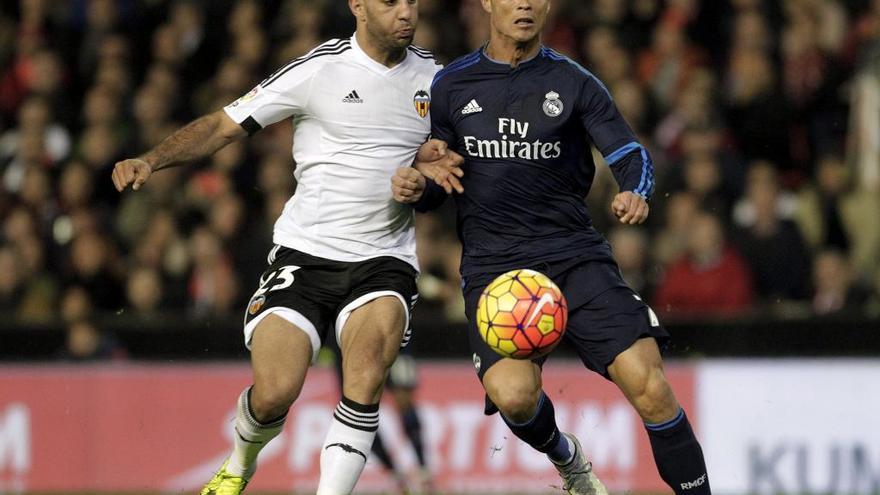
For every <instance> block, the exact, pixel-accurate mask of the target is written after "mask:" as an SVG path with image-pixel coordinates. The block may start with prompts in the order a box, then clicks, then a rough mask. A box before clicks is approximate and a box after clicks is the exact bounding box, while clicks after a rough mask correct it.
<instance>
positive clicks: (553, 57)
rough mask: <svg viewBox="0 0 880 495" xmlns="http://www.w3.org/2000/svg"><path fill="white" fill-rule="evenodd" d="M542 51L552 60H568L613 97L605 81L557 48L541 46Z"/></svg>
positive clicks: (609, 96)
mask: <svg viewBox="0 0 880 495" xmlns="http://www.w3.org/2000/svg"><path fill="white" fill-rule="evenodd" d="M541 53H543V54H544V56H546V57H547V58H549V59H550V60H557V61H560V62H568V63H569V64H571V65H573V66H574V67H575V68H576V69H577V70H579V71H581V73H583V74H585V75H586V76H587V77H589V78H590V79H592V80H594V81H596V84H598V85H599V87H600V88H602V90H603V91H605V94H606V95H608V98H611V92H610V91H608V88H607V87H605V83H603V82H602V81H600V80H599V78H598V77H596V76H595V75H594V74H593V73H592V72H590V71H588V70H587V69H585V68H584V66H582V65H581V64H579V63H577V62H575V61H574V60H572V59H570V58H568V57H566V56H565V55H562V54H561V53H559V52H557V51H556V50H553V49H552V48H548V47H546V46H545V47H542V48H541Z"/></svg>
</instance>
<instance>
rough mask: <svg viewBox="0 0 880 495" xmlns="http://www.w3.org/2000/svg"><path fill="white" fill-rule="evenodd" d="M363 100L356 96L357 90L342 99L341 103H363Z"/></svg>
mask: <svg viewBox="0 0 880 495" xmlns="http://www.w3.org/2000/svg"><path fill="white" fill-rule="evenodd" d="M363 102H364V100H363V98H361V97H360V95H358V92H357V90H354V89H353V90H352V91H351V93H349V94H348V96H346V97H345V98H343V99H342V103H363Z"/></svg>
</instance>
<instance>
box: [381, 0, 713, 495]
mask: <svg viewBox="0 0 880 495" xmlns="http://www.w3.org/2000/svg"><path fill="white" fill-rule="evenodd" d="M482 4H483V7H484V8H485V9H486V10H487V11H488V12H489V14H490V24H491V26H490V33H491V34H490V39H489V42H488V44H487V45H486V46H485V47H483V48H481V49H480V50H477V51H476V52H474V53H472V54H470V55H467V56H465V57H462V58H460V59H458V60H456V61H455V62H453V63H451V64H450V65H449V66H447V67H446V68H445V69H444V70H443V71H441V72H439V73H438V74H437V75H436V76H435V79H434V83H433V85H432V95H431V98H432V102H431V105H432V106H431V119H432V135H433V138H435V139H437V140H442V141H443V142H445V143H447V144H448V146H449V148H450V149H451V150H452V151H454V152H455V153H458V154H460V155H462V156H463V157H464V159H465V162H464V165H463V166H462V167H461V168H460V169H455V168H449V167H441V166H432V165H428V164H427V162H430V161H431V160H432V159H433V158H436V157H438V156H439V155H440V154H441V153H443V145H441V144H438V142H437V141H434V140H432V141H429V143H428V144H427V145H425V146H424V147H423V150H422V152H420V161H422V162H425V163H421V164H420V165H419V166H418V167H416V168H403V169H400V170H398V172H397V175H396V176H395V177H394V179H393V180H392V189H393V191H394V194H395V199H397V200H398V201H400V202H403V203H411V204H413V206H414V207H415V208H416V209H419V210H428V209H431V208H433V207H436V206H438V205H439V203H441V202H442V201H443V200H444V199H445V197H446V196H447V193H448V192H450V191H451V189H452V188H453V187H454V188H455V189H457V190H458V192H459V193H460V194H457V195H454V197H455V201H456V205H457V211H458V231H459V237H460V239H461V242H462V244H463V248H464V249H463V255H462V262H461V271H462V280H463V292H464V297H465V302H466V312H467V317H468V321H469V325H468V326H469V329H468V333H469V339H470V344H471V348H472V351H473V353H474V356H473V358H474V364H475V366H476V368H477V374H478V376H479V377H480V379H481V381H482V384H483V387H484V388H485V390H486V394H487V399H488V400H487V412H489V413H491V412H494V410H495V409H496V408H497V410H500V412H501V415H502V417H503V419H504V421H505V422H506V423H507V425H508V426H509V427H510V429H511V430H512V431H513V433H515V434H516V435H517V436H518V437H519V438H521V439H522V440H523V441H525V442H527V443H528V444H530V445H531V446H532V447H534V448H535V449H537V450H539V451H541V452H544V453H546V454H547V455H548V457H549V458H550V460H551V461H552V462H553V463H554V465H555V466H556V467H557V469H558V470H559V473H560V475H561V477H562V478H563V480H564V485H563V486H564V488H565V489H566V490H567V491H568V492H569V493H571V494H603V493H606V491H605V487H604V486H603V485H602V484H601V482H599V480H598V479H597V478H596V476H595V475H594V474H593V473H592V469H591V464H590V463H589V462H587V460H586V458H585V456H584V453H583V452H582V451H581V448H580V446H579V444H578V441H577V439H576V438H575V437H574V436H573V435H570V434H568V433H560V432H559V429H558V427H557V426H556V420H555V414H554V410H553V404H552V402H551V401H550V398H549V397H548V396H547V395H546V394H545V393H544V391H543V390H542V387H541V367H540V366H541V364H542V362H541V360H537V361H534V362H533V361H528V360H525V361H522V360H514V359H509V358H502V357H501V356H499V355H498V354H496V353H495V352H493V351H492V350H491V349H490V348H489V347H488V346H487V345H486V344H485V342H483V340H482V339H481V338H480V336H479V333H478V331H477V328H476V323H475V320H476V318H475V313H476V306H477V301H478V299H479V295H480V293H481V292H482V290H483V289H484V288H485V287H486V285H487V284H489V283H490V282H491V281H492V280H493V279H494V278H495V277H496V276H498V275H500V274H502V273H504V272H506V271H508V270H511V269H518V268H531V269H535V270H538V271H541V272H543V273H545V274H546V275H548V276H549V277H550V278H552V279H553V280H554V281H555V282H556V283H557V284H558V285H559V286H560V288H561V289H562V291H563V292H564V293H565V295H566V298H567V299H568V302H569V320H568V321H569V323H568V328H567V331H566V334H565V338H566V339H568V340H569V342H570V343H571V344H573V346H574V347H575V348H576V349H577V351H578V353H579V356H580V358H581V360H582V361H583V362H584V364H585V365H586V366H587V367H588V368H590V369H592V370H593V371H595V372H597V373H600V374H601V375H603V376H604V377H606V378H608V379H610V380H612V381H613V382H614V383H615V384H616V385H617V386H618V387H619V388H620V389H621V391H622V392H623V394H624V395H625V396H626V398H627V399H628V400H629V401H630V402H631V403H632V405H633V406H634V408H635V409H636V411H637V412H638V413H639V415H640V416H641V418H642V419H643V421H644V422H645V426H646V429H647V432H648V436H649V438H650V441H651V446H652V450H653V453H654V458H655V461H656V463H657V467H658V470H659V472H660V476H661V477H662V478H663V480H664V481H665V482H666V483H667V484H669V486H670V487H672V489H673V490H674V491H675V493H679V494H684V493H687V494H708V493H710V489H709V482H708V478H707V474H706V466H705V461H704V459H703V453H702V449H701V448H700V445H699V443H698V441H697V439H696V437H695V435H694V432H693V430H692V428H691V425H690V423H689V422H688V419H687V417H686V415H685V413H684V411H683V410H682V408H681V407H680V405H679V404H678V402H677V400H676V399H675V396H674V395H673V392H672V389H671V387H670V385H669V383H668V381H667V380H666V377H665V374H664V372H663V365H662V360H661V357H660V350H659V349H660V347H662V346H663V345H665V343H666V342H667V341H668V334H667V333H666V331H665V330H664V329H663V328H662V326H661V325H660V323H659V321H658V320H657V317H656V315H655V314H654V312H653V311H651V309H650V308H649V307H648V306H647V305H646V304H645V303H644V302H643V301H642V300H641V298H640V297H639V296H638V294H636V293H635V292H634V291H633V290H632V289H630V288H629V287H628V286H627V285H626V284H625V283H624V282H623V280H622V278H621V276H620V271H619V269H618V267H617V264H616V263H615V261H614V259H613V257H612V255H611V250H610V248H609V245H608V243H607V242H606V241H605V238H604V237H603V236H602V235H601V234H600V233H599V232H597V231H596V230H595V229H594V228H593V226H592V222H591V220H590V215H589V213H588V211H587V207H586V204H585V202H584V198H585V196H586V195H587V194H588V193H589V190H590V186H591V184H592V181H593V177H594V175H595V164H594V163H593V160H592V156H591V153H590V146H591V145H594V146H595V147H596V148H597V149H598V150H599V152H600V153H601V154H602V155H603V157H604V159H605V162H606V163H607V164H608V165H609V166H610V167H611V171H612V172H613V174H614V177H615V179H616V181H617V183H618V185H619V186H620V191H621V192H620V193H619V194H617V195H616V196H615V198H614V200H613V202H612V205H611V207H612V210H613V211H614V213H615V215H616V216H617V217H618V219H619V220H620V221H621V222H622V223H624V224H639V223H642V222H644V221H645V219H646V218H647V216H648V212H649V208H648V203H647V200H648V199H649V198H650V196H651V194H652V193H653V190H654V180H653V166H652V164H651V159H650V157H649V155H648V153H647V151H646V150H645V149H644V147H642V146H641V145H640V144H639V143H638V140H637V139H636V137H635V135H634V134H633V132H632V130H631V129H630V127H629V126H628V125H627V123H626V122H625V121H624V119H623V118H622V117H621V116H620V114H619V112H618V111H617V109H616V108H615V106H614V103H613V100H612V98H611V95H610V94H609V93H608V90H607V88H605V86H604V85H603V84H602V83H601V82H600V81H599V80H598V79H597V78H596V77H595V76H593V75H592V74H591V73H590V72H588V71H587V70H585V69H584V68H583V67H581V66H579V65H577V64H576V63H574V62H572V61H571V60H569V59H567V58H566V57H564V56H562V55H560V54H558V53H556V52H554V51H553V50H552V49H550V48H547V47H545V46H542V45H541V41H540V32H541V30H542V28H543V26H544V23H545V20H546V18H547V13H548V11H549V1H548V0H482ZM432 153H433V154H435V155H437V156H434V157H429V155H431V154H432ZM441 186H442V187H441ZM444 189H445V190H444Z"/></svg>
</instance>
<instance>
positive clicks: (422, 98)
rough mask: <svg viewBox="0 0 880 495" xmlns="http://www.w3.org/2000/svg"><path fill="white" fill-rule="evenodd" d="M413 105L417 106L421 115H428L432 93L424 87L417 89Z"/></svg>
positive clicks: (417, 110) (423, 116)
mask: <svg viewBox="0 0 880 495" xmlns="http://www.w3.org/2000/svg"><path fill="white" fill-rule="evenodd" d="M413 105H414V106H415V107H416V112H418V113H419V117H421V118H425V117H426V116H427V115H428V110H430V109H431V95H429V94H428V92H427V91H425V90H423V89H420V90H418V91H416V95H415V96H413Z"/></svg>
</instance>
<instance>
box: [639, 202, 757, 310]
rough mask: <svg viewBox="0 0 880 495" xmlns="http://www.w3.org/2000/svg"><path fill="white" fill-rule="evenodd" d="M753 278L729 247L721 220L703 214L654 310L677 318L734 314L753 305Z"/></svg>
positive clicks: (668, 273)
mask: <svg viewBox="0 0 880 495" xmlns="http://www.w3.org/2000/svg"><path fill="white" fill-rule="evenodd" d="M752 294H753V291H752V275H751V273H750V272H749V267H748V265H747V264H746V262H745V261H744V260H743V259H742V257H741V256H740V255H739V254H738V253H737V252H736V250H734V249H733V248H732V247H731V246H730V245H728V244H727V242H726V241H725V238H724V230H723V227H722V225H721V221H720V220H719V218H718V217H716V216H714V215H712V214H710V213H705V212H701V213H698V214H697V215H696V216H695V217H694V219H693V221H692V223H691V226H690V232H689V235H688V242H687V251H686V254H685V256H683V257H682V258H681V259H679V260H678V261H676V262H674V263H673V264H672V265H671V266H670V267H669V268H668V269H667V270H666V276H665V278H664V280H663V281H662V282H661V283H660V286H659V287H658V288H657V293H656V296H655V299H654V305H653V306H654V308H655V309H656V310H658V311H661V312H663V313H666V314H669V315H675V316H707V315H715V316H721V315H733V314H737V313H741V312H744V311H746V310H748V309H749V308H750V307H751V303H752Z"/></svg>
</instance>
